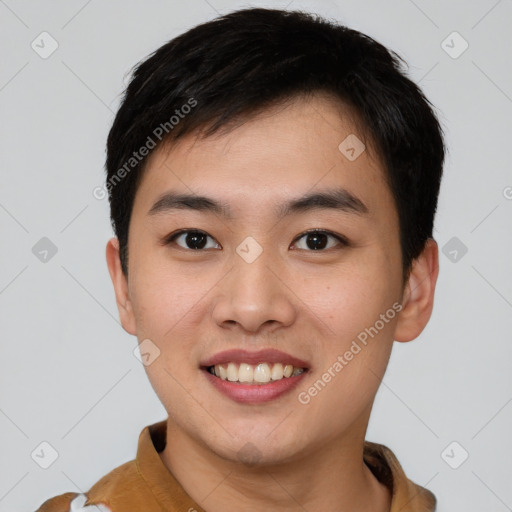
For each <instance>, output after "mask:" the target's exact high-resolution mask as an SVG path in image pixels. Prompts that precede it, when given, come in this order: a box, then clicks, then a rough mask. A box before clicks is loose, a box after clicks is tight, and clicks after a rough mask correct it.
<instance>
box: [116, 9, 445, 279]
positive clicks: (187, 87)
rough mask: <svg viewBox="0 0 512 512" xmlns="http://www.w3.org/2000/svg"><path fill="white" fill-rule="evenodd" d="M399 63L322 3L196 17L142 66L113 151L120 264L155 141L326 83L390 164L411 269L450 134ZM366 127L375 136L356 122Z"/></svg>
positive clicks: (425, 233) (243, 115)
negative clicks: (322, 9)
mask: <svg viewBox="0 0 512 512" xmlns="http://www.w3.org/2000/svg"><path fill="white" fill-rule="evenodd" d="M402 63H403V64H406V62H405V61H404V60H403V59H402V58H401V57H400V56H399V55H398V54H396V53H395V52H393V51H392V50H389V49H387V48H386V47H385V46H383V45H382V44H380V43H378V42H377V41H375V40H374V39H373V38H371V37H369V36H368V35H365V34H363V33H361V32H359V31H356V30H353V29H350V28H348V27H345V26H343V25H341V24H339V23H337V22H336V21H331V20H327V19H325V18H322V17H321V16H319V15H317V14H313V13H308V12H304V11H301V10H295V11H286V10H280V9H266V8H246V9H240V10H237V11H233V12H230V13H228V14H226V15H223V16H219V17H218V18H215V19H213V20H211V21H209V22H206V23H202V24H200V25H197V26H195V27H193V28H192V29H190V30H188V31H187V32H185V33H183V34H181V35H179V36H178V37H176V38H174V39H172V40H170V41H169V42H167V43H166V44H164V45H163V46H161V47H160V48H158V49H157V50H156V51H155V52H153V53H152V54H151V55H149V56H148V57H147V58H146V59H145V60H143V61H141V62H140V63H138V64H137V65H136V66H134V68H135V69H134V71H133V74H132V77H131V80H130V83H129V84H128V86H127V88H126V90H125V92H124V96H123V98H122V101H121V105H120V108H119V110H118V112H117V114H116V117H115V119H114V122H113V125H112V128H111V130H110V133H109V135H108V140H107V158H106V171H107V190H108V194H109V201H110V208H111V222H112V227H113V229H114V233H115V235H116V236H117V238H118V239H119V245H120V259H121V266H122V270H123V272H124V274H125V275H126V276H127V277H128V229H129V223H130V217H131V212H132V208H133V203H134V198H135V194H136V191H137V188H138V185H139V184H140V182H141V178H142V174H143V171H144V168H145V163H146V162H147V158H148V157H147V155H148V152H150V151H151V150H152V149H153V148H155V147H159V146H161V145H162V143H167V142H169V141H173V140H177V139H178V138H179V137H181V136H183V135H185V134H187V133H191V132H193V131H196V133H198V136H199V133H201V134H202V136H204V137H208V136H210V135H213V134H214V133H216V132H217V131H218V130H219V129H220V128H223V129H224V130H229V129H233V127H236V126H238V125H239V124H241V122H243V121H244V120H247V119H249V118H251V116H254V115H255V114H257V113H259V112H262V111H264V110H265V109H268V108H270V107H271V106H273V105H276V104H280V103H285V102H287V101H290V100H293V99H294V98H297V97H299V96H302V95H308V94H314V93H317V92H324V93H325V92H327V93H328V94H329V95H330V96H333V97H334V98H335V99H337V100H339V102H340V104H342V105H344V106H346V107H348V108H349V109H350V110H351V111H353V112H355V113H356V116H357V121H358V123H359V124H360V125H361V127H362V128H363V131H364V132H365V133H366V132H367V133H369V140H370V141H371V143H372V144H371V145H372V146H373V147H374V148H375V149H376V151H377V152H378V155H379V157H380V159H381V161H382V162H383V163H384V166H385V179H386V181H387V183H388V185H389V188H390V190H391V192H392V194H393V197H394V199H395V205H396V209H397V213H398V218H399V226H400V243H401V253H402V269H403V276H404V279H405V278H406V277H407V276H408V274H409V271H410V268H411V265H412V261H413V260H414V259H415V258H417V257H418V256H419V255H420V253H421V252H422V250H423V248H424V246H425V243H426V241H427V239H428V238H432V229H433V223H434V216H435V212H436V209H437V200H438V195H439V187H440V182H441V175H442V169H443V162H444V158H445V145H444V141H443V132H442V129H441V127H440V124H439V121H438V119H437V117H436V114H435V113H434V110H433V105H432V104H431V103H430V102H429V100H428V99H427V98H426V97H425V96H424V94H423V93H422V91H421V89H420V88H419V87H418V86H417V85H416V84H415V83H414V82H413V81H412V80H410V79H409V78H408V77H407V76H406V75H405V72H404V71H403V70H402ZM237 123H238V124H237ZM358 138H362V140H363V141H366V140H367V139H366V137H365V136H363V134H360V133H358ZM340 142H341V141H340ZM366 146H367V148H368V147H369V145H368V144H366Z"/></svg>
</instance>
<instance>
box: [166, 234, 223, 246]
mask: <svg viewBox="0 0 512 512" xmlns="http://www.w3.org/2000/svg"><path fill="white" fill-rule="evenodd" d="M208 238H210V239H211V240H213V238H212V237H211V236H210V235H208V233H205V232H204V231H200V230H197V229H182V230H180V231H178V232H177V233H173V234H171V235H169V236H168V237H166V238H165V242H164V243H165V245H171V244H173V243H176V244H177V245H178V247H181V248H182V249H188V250H193V251H200V250H202V249H205V248H206V249H212V248H213V249H214V248H215V247H205V246H206V245H207V239H208ZM178 239H181V240H182V242H183V244H184V245H180V244H179V243H177V242H175V241H176V240H178ZM217 245H218V246H219V247H220V245H219V244H217Z"/></svg>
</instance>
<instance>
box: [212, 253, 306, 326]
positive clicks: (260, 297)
mask: <svg viewBox="0 0 512 512" xmlns="http://www.w3.org/2000/svg"><path fill="white" fill-rule="evenodd" d="M283 264H284V263H283V262H278V261H277V259H276V258H271V257H270V255H269V256H268V257H267V254H266V251H263V252H262V253H261V254H260V256H259V257H258V258H257V259H256V260H255V261H252V262H248V261H246V260H245V259H244V258H243V257H241V256H239V255H238V254H234V255H233V267H232V269H231V272H229V273H228V274H227V275H226V277H225V278H224V279H222V281H221V282H220V283H219V284H218V286H217V287H216V291H217V297H215V306H214V309H213V319H214V321H215V322H216V323H217V325H219V326H221V327H223V328H234V327H235V326H238V328H240V329H242V330H244V331H247V332H250V333H256V332H259V331H262V330H266V331H267V332H273V331H275V330H276V329H279V328H281V327H287V326H289V325H291V324H292V323H293V322H294V320H295V316H296V312H297V309H298V308H297V299H296V295H295V294H294V293H293V289H292V288H291V287H290V283H288V282H285V281H286V278H285V277H284V276H285V272H284V269H283V268H282V265H283Z"/></svg>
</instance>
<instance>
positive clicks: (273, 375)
mask: <svg viewBox="0 0 512 512" xmlns="http://www.w3.org/2000/svg"><path fill="white" fill-rule="evenodd" d="M208 371H209V372H210V373H211V374H212V375H216V376H217V377H219V378H220V379H222V380H227V381H230V382H239V383H242V382H243V383H247V384H268V383H269V382H274V381H279V380H282V379H286V378H289V377H296V376H297V375H300V374H301V373H303V372H304V371H305V369H304V368H299V367H295V366H293V365H291V364H282V363H259V364H257V365H251V364H249V363H240V364H238V363H234V362H230V363H227V364H216V365H214V366H210V367H208Z"/></svg>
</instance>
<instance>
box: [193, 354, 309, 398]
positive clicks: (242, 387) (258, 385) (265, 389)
mask: <svg viewBox="0 0 512 512" xmlns="http://www.w3.org/2000/svg"><path fill="white" fill-rule="evenodd" d="M200 369H201V370H202V371H203V372H204V373H205V376H206V377H207V380H208V381H209V382H210V383H211V384H212V385H213V386H214V387H215V388H216V389H217V390H218V391H220V392H221V393H223V394H224V395H226V396H228V397H229V398H232V399H233V400H235V401H238V402H242V403H257V402H265V401H269V400H272V399H274V398H277V397H279V396H281V395H283V394H284V393H286V392H288V391H290V390H291V389H293V388H294V387H295V386H296V385H297V384H298V383H299V381H300V380H302V379H303V378H304V377H305V375H306V374H307V373H308V372H309V371H310V370H311V367H310V365H309V364H308V363H306V362H305V361H303V360H302V359H298V358H296V357H294V356H291V355H290V354H286V353H284V352H281V351H279V350H275V349H266V350H260V351H258V352H249V351H246V350H228V351H225V352H220V353H218V354H216V355H215V356H213V357H211V358H209V359H207V360H206V361H203V362H202V363H201V365H200Z"/></svg>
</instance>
